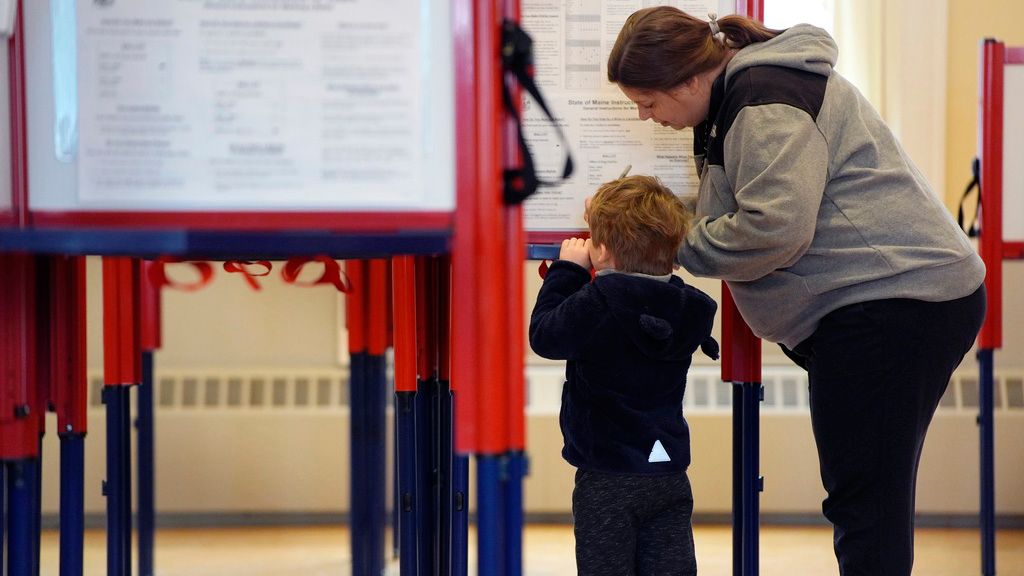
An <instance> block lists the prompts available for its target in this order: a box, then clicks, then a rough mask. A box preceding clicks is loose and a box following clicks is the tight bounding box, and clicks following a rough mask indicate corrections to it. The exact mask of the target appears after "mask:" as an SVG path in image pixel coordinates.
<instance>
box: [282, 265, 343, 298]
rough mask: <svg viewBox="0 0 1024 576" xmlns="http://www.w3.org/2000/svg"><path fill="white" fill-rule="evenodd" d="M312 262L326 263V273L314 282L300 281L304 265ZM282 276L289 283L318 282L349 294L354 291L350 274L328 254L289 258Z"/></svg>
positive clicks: (305, 284) (307, 284) (313, 283)
mask: <svg viewBox="0 0 1024 576" xmlns="http://www.w3.org/2000/svg"><path fill="white" fill-rule="evenodd" d="M310 262H320V263H322V264H323V265H324V273H323V274H321V275H320V277H319V278H317V279H316V280H314V281H313V282H299V281H298V279H299V273H300V272H301V271H302V267H303V266H305V265H306V264H309V263H310ZM281 277H282V278H284V281H285V282H287V283H289V284H295V285H296V286H315V285H317V284H330V285H331V286H334V287H335V288H337V289H338V292H342V293H344V294H348V293H349V292H351V291H352V283H351V282H349V279H348V276H346V275H345V273H344V272H342V271H341V265H339V264H338V262H337V261H336V260H334V259H333V258H328V257H327V256H313V257H295V258H289V259H288V261H287V262H286V263H285V265H284V269H282V270H281Z"/></svg>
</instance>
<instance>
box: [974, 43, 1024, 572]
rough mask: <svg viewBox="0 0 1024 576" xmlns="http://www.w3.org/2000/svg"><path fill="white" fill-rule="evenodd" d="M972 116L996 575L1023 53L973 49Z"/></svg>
mask: <svg viewBox="0 0 1024 576" xmlns="http://www.w3.org/2000/svg"><path fill="white" fill-rule="evenodd" d="M979 67H980V70H981V75H980V76H981V86H980V87H979V88H980V90H979V93H980V94H979V95H980V98H979V108H978V126H979V138H978V146H979V150H978V161H979V166H978V183H979V186H980V189H981V190H980V192H979V202H980V217H979V233H978V237H979V242H978V251H979V253H980V254H981V258H982V260H984V261H985V268H986V275H985V290H986V292H987V294H988V309H987V310H986V313H985V322H984V324H982V327H981V332H980V333H979V334H978V365H979V371H980V374H979V376H980V378H979V407H980V415H979V418H978V425H979V437H980V454H981V470H980V486H981V499H980V504H981V505H980V509H981V522H980V524H981V565H982V572H981V573H982V574H983V575H984V576H992V575H994V574H995V573H996V550H995V535H996V522H995V448H994V436H995V424H994V418H993V416H994V414H993V411H994V404H995V397H996V396H995V392H996V391H995V376H994V351H995V350H996V349H999V348H1001V347H1002V346H1003V320H1002V315H1003V261H1004V260H1020V259H1022V258H1024V218H1021V215H1022V214H1024V164H1022V163H1021V162H1019V161H1014V157H1015V156H1016V155H1019V153H1020V152H1019V151H1020V150H1021V149H1022V148H1024V134H1022V133H1021V131H1020V129H1019V127H1020V126H1022V125H1024V47H1010V46H1007V45H1006V44H1004V43H1003V42H1000V41H998V40H995V39H986V40H985V41H983V42H982V44H981V54H980V58H979Z"/></svg>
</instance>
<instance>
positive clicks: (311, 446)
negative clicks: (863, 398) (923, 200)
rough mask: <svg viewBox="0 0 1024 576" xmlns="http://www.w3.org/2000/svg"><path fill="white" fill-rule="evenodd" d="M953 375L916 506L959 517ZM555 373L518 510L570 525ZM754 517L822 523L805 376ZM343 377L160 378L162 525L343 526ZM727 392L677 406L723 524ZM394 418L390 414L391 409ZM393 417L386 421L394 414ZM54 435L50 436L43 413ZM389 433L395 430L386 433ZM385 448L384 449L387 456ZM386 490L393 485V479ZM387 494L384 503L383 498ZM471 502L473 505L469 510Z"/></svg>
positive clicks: (702, 369)
mask: <svg viewBox="0 0 1024 576" xmlns="http://www.w3.org/2000/svg"><path fill="white" fill-rule="evenodd" d="M972 369H973V366H969V365H968V366H965V367H962V368H961V369H960V371H959V372H957V374H955V375H954V378H953V379H952V381H951V382H950V386H949V388H948V390H947V392H946V394H945V396H944V397H943V398H942V402H941V404H940V406H939V410H938V412H937V414H936V417H935V421H934V423H933V425H932V428H931V431H930V433H929V438H928V441H927V442H926V445H925V453H924V455H923V458H922V462H921V468H920V478H919V482H918V511H919V512H920V513H921V514H923V515H930V516H935V517H948V518H960V517H968V518H969V517H971V516H972V515H974V514H976V512H977V507H978V504H977V502H978V475H979V474H978V432H977V425H976V416H977V407H978V376H977V372H976V370H974V371H972ZM562 376H563V368H562V367H561V366H558V365H555V364H551V365H538V366H529V367H528V368H527V385H528V393H527V397H528V410H527V435H528V444H529V453H530V476H529V477H528V479H527V482H526V487H525V495H526V499H525V506H526V512H527V514H528V516H529V515H532V516H533V517H537V518H560V517H567V516H568V514H569V510H570V494H571V491H572V482H573V470H572V468H570V467H569V466H568V465H567V464H565V463H564V462H563V461H562V460H561V456H560V449H561V437H560V435H559V431H558V402H559V394H560V390H561V382H562ZM763 383H764V386H765V399H764V402H763V403H762V406H761V419H760V422H761V470H762V473H763V475H764V477H765V491H764V493H763V494H762V496H761V510H762V512H763V513H764V514H765V515H766V516H772V515H774V517H778V518H793V519H797V520H798V519H800V518H815V517H820V510H821V500H822V498H823V497H824V492H823V490H822V489H821V484H820V481H819V479H818V473H817V469H818V468H817V456H816V452H815V448H814V442H813V437H812V434H811V429H810V419H809V415H808V407H807V382H806V375H805V374H804V373H803V372H802V371H800V370H799V369H796V368H794V367H783V366H768V367H765V369H764V371H763ZM102 385H103V380H102V373H100V372H97V373H91V374H90V375H89V387H90V394H89V403H90V406H89V435H88V438H87V442H86V511H87V513H89V514H101V513H102V512H103V510H104V506H105V502H104V499H103V498H102V496H101V494H100V486H101V481H102V479H103V477H104V450H105V447H104V445H105V442H104V438H105V432H104V413H103V405H102V401H101V394H100V392H101V390H102ZM347 388H348V374H347V369H346V368H343V367H331V368H323V369H320V368H317V369H279V368H275V369H252V368H245V369H225V368H216V369H202V368H192V369H188V370H178V369H160V367H159V366H158V367H157V372H156V377H155V402H156V455H157V478H156V486H157V507H158V509H159V511H160V512H161V513H164V514H167V515H169V516H173V515H178V516H180V517H195V518H211V517H215V516H216V515H223V516H225V517H231V518H246V517H249V518H260V517H263V518H272V517H275V515H277V516H280V515H285V516H291V517H295V518H323V517H327V518H338V517H344V515H345V514H346V513H347V510H348V502H349V474H350V471H349V462H348V453H349V451H348V448H347V447H348V437H349V434H348V421H349V408H348V394H347ZM731 394H732V390H731V386H729V385H727V384H724V383H722V382H721V381H720V380H719V374H718V368H717V367H715V366H696V367H694V368H693V369H692V371H691V373H690V377H689V384H688V389H687V394H686V400H685V403H684V411H685V413H686V414H687V418H688V420H689V422H690V428H691V433H692V453H693V464H692V465H691V468H690V472H689V474H690V478H691V482H692V484H693V487H694V496H695V502H696V511H695V512H696V514H697V515H698V516H701V515H703V516H705V517H723V518H724V517H727V516H726V515H727V513H728V511H729V509H730V505H731V492H730V490H731V488H730V486H731V461H732V460H731V450H732V441H731V431H732V422H731V410H732V397H731ZM995 404H996V409H995V413H996V417H995V421H996V497H997V503H996V504H997V506H996V507H997V511H998V513H999V515H1000V516H1003V517H1013V518H1020V517H1024V493H1022V492H1021V491H1019V490H1018V489H1017V487H1018V486H1019V478H1021V477H1024V458H1021V455H1020V450H1019V447H1018V446H1017V442H1018V439H1019V438H1021V437H1024V370H1022V371H1003V372H999V371H998V370H997V373H996V389H995ZM389 414H390V411H389ZM389 417H390V416H389ZM50 418H51V421H50V422H49V430H51V431H52V430H53V429H54V422H53V420H52V419H53V416H52V415H50ZM389 429H390V426H389ZM391 447H392V440H391V438H390V436H389V439H388V441H387V449H388V451H389V461H390V458H391V455H390V451H391ZM58 457H59V449H58V445H57V439H56V435H55V434H52V433H50V434H48V435H47V437H46V439H45V442H44V463H43V465H44V487H43V492H44V512H46V513H47V514H51V515H52V514H53V513H54V512H56V510H57V502H58V500H59V492H58V490H59V472H58V471H59V460H58ZM387 485H388V490H389V494H390V488H391V485H392V482H391V480H390V478H389V479H388V480H387ZM389 498H390V496H389ZM471 504H472V502H471Z"/></svg>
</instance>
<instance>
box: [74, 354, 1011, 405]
mask: <svg viewBox="0 0 1024 576" xmlns="http://www.w3.org/2000/svg"><path fill="white" fill-rule="evenodd" d="M563 375H564V368H563V367H561V366H558V365H540V366H528V367H527V369H526V381H527V401H528V403H529V404H528V408H529V409H530V410H531V411H534V412H551V411H555V412H557V410H558V407H559V402H560V400H561V389H562V381H563ZM762 380H763V382H762V383H763V385H764V402H762V403H761V410H762V411H764V412H766V413H792V412H807V410H808V403H807V402H808V399H807V374H806V373H805V372H803V371H802V370H800V369H798V368H795V367H784V366H767V367H765V368H764V370H763V373H762ZM155 382H156V386H155V390H154V401H155V403H156V407H157V409H158V410H228V411H245V410H261V411H266V410H318V411H325V410H340V409H342V408H343V407H347V406H348V369H347V368H337V369H322V370H309V369H306V370H303V369H297V370H287V369H280V368H275V369H238V370H231V369H224V368H219V369H211V370H203V369H191V370H157V372H156V376H155ZM388 385H389V388H390V386H391V374H390V369H389V374H388ZM102 389H103V374H102V373H101V372H96V373H91V374H90V376H89V404H90V406H91V407H94V408H98V407H101V406H102V396H101V392H102ZM390 392H391V391H390V390H389V394H390ZM994 395H995V408H996V410H1002V411H1013V412H1021V413H1024V372H1012V373H1011V372H1006V373H1001V372H996V375H995V390H994ZM978 401H979V397H978V375H977V373H974V372H969V371H964V370H961V371H959V372H957V373H955V374H954V375H953V379H952V380H951V381H950V385H949V387H948V388H947V389H946V393H945V394H944V395H943V397H942V400H941V401H940V402H939V411H940V412H959V411H963V412H972V413H973V412H976V411H977V409H978ZM683 405H684V408H685V409H686V410H688V411H700V412H730V411H731V410H732V385H731V384H726V383H724V382H722V381H721V379H720V373H719V368H718V367H717V366H697V367H694V368H692V369H691V370H690V374H689V381H688V384H687V390H686V397H685V399H684V402H683Z"/></svg>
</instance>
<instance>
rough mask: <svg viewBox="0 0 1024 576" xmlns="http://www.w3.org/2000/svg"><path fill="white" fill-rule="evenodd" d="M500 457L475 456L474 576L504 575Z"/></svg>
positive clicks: (502, 467) (503, 505)
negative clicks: (475, 536)
mask: <svg viewBox="0 0 1024 576" xmlns="http://www.w3.org/2000/svg"><path fill="white" fill-rule="evenodd" d="M506 464H507V460H506V458H505V457H504V456H491V455H478V456H477V457H476V473H477V479H476V483H477V489H476V493H477V574H478V575H479V576H505V541H506V538H505V519H504V516H505V501H504V492H505V490H504V488H503V486H502V484H503V476H504V474H505V470H504V468H505V466H506Z"/></svg>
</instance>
